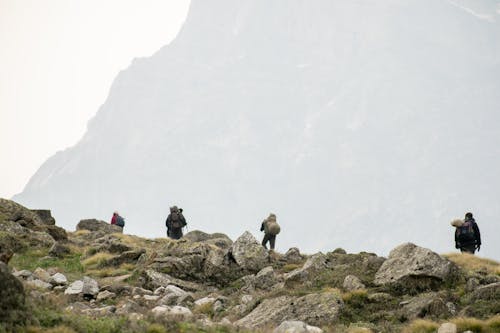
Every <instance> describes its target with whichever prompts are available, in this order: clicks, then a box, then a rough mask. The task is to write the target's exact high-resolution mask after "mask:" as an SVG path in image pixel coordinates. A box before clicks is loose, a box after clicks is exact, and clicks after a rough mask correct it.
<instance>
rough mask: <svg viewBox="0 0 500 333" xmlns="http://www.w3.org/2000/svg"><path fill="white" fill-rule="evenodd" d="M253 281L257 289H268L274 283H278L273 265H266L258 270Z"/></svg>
mask: <svg viewBox="0 0 500 333" xmlns="http://www.w3.org/2000/svg"><path fill="white" fill-rule="evenodd" d="M253 283H254V286H255V288H257V289H263V290H270V289H271V288H272V287H273V286H274V285H275V284H276V283H278V279H277V278H276V274H275V273H274V269H273V267H272V266H268V267H265V268H263V269H261V270H260V272H258V273H257V275H255V279H254V281H253Z"/></svg>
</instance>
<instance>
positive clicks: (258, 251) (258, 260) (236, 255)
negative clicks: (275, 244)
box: [229, 231, 269, 273]
mask: <svg viewBox="0 0 500 333" xmlns="http://www.w3.org/2000/svg"><path fill="white" fill-rule="evenodd" d="M229 253H230V255H231V257H232V258H233V259H234V261H235V262H236V264H237V265H238V266H239V267H241V268H242V269H244V270H246V271H249V272H253V273H256V272H258V271H260V270H261V269H262V268H264V267H265V266H267V265H268V264H269V253H268V252H267V251H266V249H265V248H264V247H263V246H262V245H261V244H260V243H259V242H257V240H256V239H255V237H254V236H253V235H252V234H251V233H250V232H248V231H245V232H244V233H243V235H241V236H240V237H238V239H237V240H236V241H235V242H234V243H233V245H232V246H231V248H230V249H229Z"/></svg>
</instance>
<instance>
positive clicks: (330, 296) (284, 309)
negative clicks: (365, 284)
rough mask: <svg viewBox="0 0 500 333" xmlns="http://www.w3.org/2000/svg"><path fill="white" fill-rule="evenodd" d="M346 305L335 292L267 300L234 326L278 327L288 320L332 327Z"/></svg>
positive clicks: (253, 327)
mask: <svg viewBox="0 0 500 333" xmlns="http://www.w3.org/2000/svg"><path fill="white" fill-rule="evenodd" d="M343 306H344V303H343V302H342V299H341V298H340V296H339V295H338V294H337V293H335V292H325V293H320V294H309V295H306V296H303V297H292V296H281V297H277V298H270V299H265V300H264V301H262V303H260V304H259V306H257V307H256V308H255V309H254V310H253V311H252V312H250V313H249V314H248V315H247V316H245V317H243V318H242V319H240V320H238V321H237V322H236V323H235V324H236V325H237V326H241V327H246V328H249V329H257V328H262V327H265V326H269V325H276V326H277V325H279V324H280V323H281V322H283V321H285V320H300V321H304V322H306V323H309V324H311V325H315V326H322V325H328V324H330V325H331V324H333V323H334V322H335V321H336V320H337V318H338V316H339V314H340V310H341V309H342V308H343Z"/></svg>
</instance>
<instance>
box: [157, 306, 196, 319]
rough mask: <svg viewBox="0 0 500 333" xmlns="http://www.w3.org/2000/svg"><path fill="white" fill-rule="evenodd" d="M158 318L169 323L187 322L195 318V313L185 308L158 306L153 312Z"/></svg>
mask: <svg viewBox="0 0 500 333" xmlns="http://www.w3.org/2000/svg"><path fill="white" fill-rule="evenodd" d="M151 312H152V313H153V315H154V316H155V317H156V318H165V319H166V320H168V321H186V320H188V319H191V318H192V317H193V313H192V312H191V310H189V309H188V308H186V307H183V306H177V305H176V306H172V307H170V306H165V305H162V306H157V307H155V308H154V309H153V310H151Z"/></svg>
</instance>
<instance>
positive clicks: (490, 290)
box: [471, 282, 500, 301]
mask: <svg viewBox="0 0 500 333" xmlns="http://www.w3.org/2000/svg"><path fill="white" fill-rule="evenodd" d="M471 298H472V300H475V301H477V300H499V299H500V282H496V283H491V284H487V285H485V286H481V287H478V288H477V289H476V290H474V292H473V293H472V295H471Z"/></svg>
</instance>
